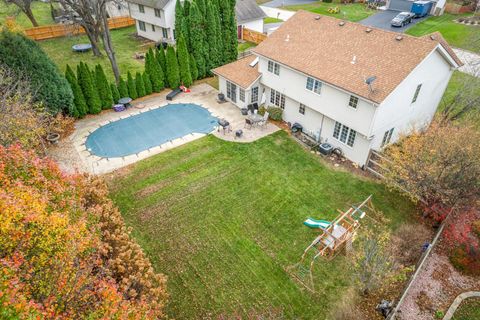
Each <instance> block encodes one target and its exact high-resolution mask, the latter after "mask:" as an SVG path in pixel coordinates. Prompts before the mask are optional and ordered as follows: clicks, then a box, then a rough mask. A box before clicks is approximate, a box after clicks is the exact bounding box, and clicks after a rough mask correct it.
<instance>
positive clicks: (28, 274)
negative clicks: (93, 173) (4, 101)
mask: <svg viewBox="0 0 480 320" xmlns="http://www.w3.org/2000/svg"><path fill="white" fill-rule="evenodd" d="M106 190H107V189H106V187H105V185H104V184H103V182H102V181H100V180H99V178H96V177H89V176H82V175H66V174H64V173H63V172H61V171H60V169H59V168H58V166H57V165H56V164H55V163H54V162H53V161H51V160H49V159H47V158H37V157H36V156H35V154H34V153H33V152H26V151H24V150H22V149H21V148H20V147H19V146H11V147H9V148H8V149H6V148H4V147H1V146H0V220H1V221H2V224H1V228H0V252H1V253H2V254H1V255H0V292H2V294H1V295H0V302H1V304H2V310H1V315H2V316H5V317H6V318H9V319H30V318H32V319H33V318H35V319H36V318H38V319H44V318H45V319H47V318H48V319H158V318H160V317H162V316H163V307H164V304H165V302H166V298H167V295H166V292H165V277H164V276H163V275H159V274H155V273H154V272H153V269H152V266H151V264H150V262H149V261H148V259H147V258H146V257H145V254H144V253H143V251H142V250H141V249H140V247H139V246H138V245H137V244H136V243H135V242H134V241H133V240H132V239H131V237H130V236H129V231H128V229H127V228H126V226H125V224H124V223H123V220H122V217H121V215H120V213H119V212H118V210H117V209H116V208H115V207H114V206H113V204H112V202H111V200H110V199H109V198H108V197H107V191H106Z"/></svg>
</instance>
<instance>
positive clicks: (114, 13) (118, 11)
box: [107, 0, 129, 18]
mask: <svg viewBox="0 0 480 320" xmlns="http://www.w3.org/2000/svg"><path fill="white" fill-rule="evenodd" d="M107 14H108V17H109V18H114V17H125V16H128V15H129V12H128V3H127V2H126V1H125V0H115V1H111V2H107Z"/></svg>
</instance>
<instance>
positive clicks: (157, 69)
mask: <svg viewBox="0 0 480 320" xmlns="http://www.w3.org/2000/svg"><path fill="white" fill-rule="evenodd" d="M162 50H163V49H162ZM146 58H147V62H146V64H147V65H148V68H146V69H145V71H146V73H147V74H148V76H149V78H150V83H151V85H152V91H153V92H160V91H162V89H163V88H164V87H165V81H164V79H165V75H164V73H163V69H162V67H161V66H160V64H159V62H158V59H157V57H156V56H155V55H154V53H153V50H149V51H148V53H147V57H146Z"/></svg>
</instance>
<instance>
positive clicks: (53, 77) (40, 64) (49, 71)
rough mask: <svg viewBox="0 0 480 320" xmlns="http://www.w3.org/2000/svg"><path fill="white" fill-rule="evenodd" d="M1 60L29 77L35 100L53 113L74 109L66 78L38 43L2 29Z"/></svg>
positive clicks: (18, 73) (0, 42)
mask: <svg viewBox="0 0 480 320" xmlns="http://www.w3.org/2000/svg"><path fill="white" fill-rule="evenodd" d="M0 61H2V64H4V65H5V66H8V67H9V68H10V69H12V70H13V71H14V72H15V73H16V74H17V75H20V74H21V75H23V76H25V77H26V78H27V79H28V82H29V83H30V87H31V88H35V90H36V94H35V97H34V101H35V102H41V103H42V104H43V105H44V106H45V107H46V109H47V110H48V111H49V112H50V113H52V114H56V113H58V112H60V111H64V112H66V113H68V114H71V113H72V111H73V109H72V108H73V93H72V90H71V88H70V85H69V84H68V82H67V80H66V79H65V77H64V76H63V75H62V74H61V73H60V72H59V70H58V68H57V67H56V65H55V64H54V63H53V62H52V61H51V60H50V58H49V57H48V56H47V55H46V54H45V52H43V50H42V49H41V48H40V46H39V45H38V44H36V43H35V42H34V41H32V40H30V39H27V38H26V37H24V36H23V35H21V34H16V33H11V32H8V31H3V32H2V33H1V34H0Z"/></svg>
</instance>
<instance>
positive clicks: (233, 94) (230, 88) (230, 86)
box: [227, 81, 237, 103]
mask: <svg viewBox="0 0 480 320" xmlns="http://www.w3.org/2000/svg"><path fill="white" fill-rule="evenodd" d="M227 98H228V99H230V100H231V101H232V102H233V103H236V102H237V85H236V84H234V83H231V82H230V81H227Z"/></svg>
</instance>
